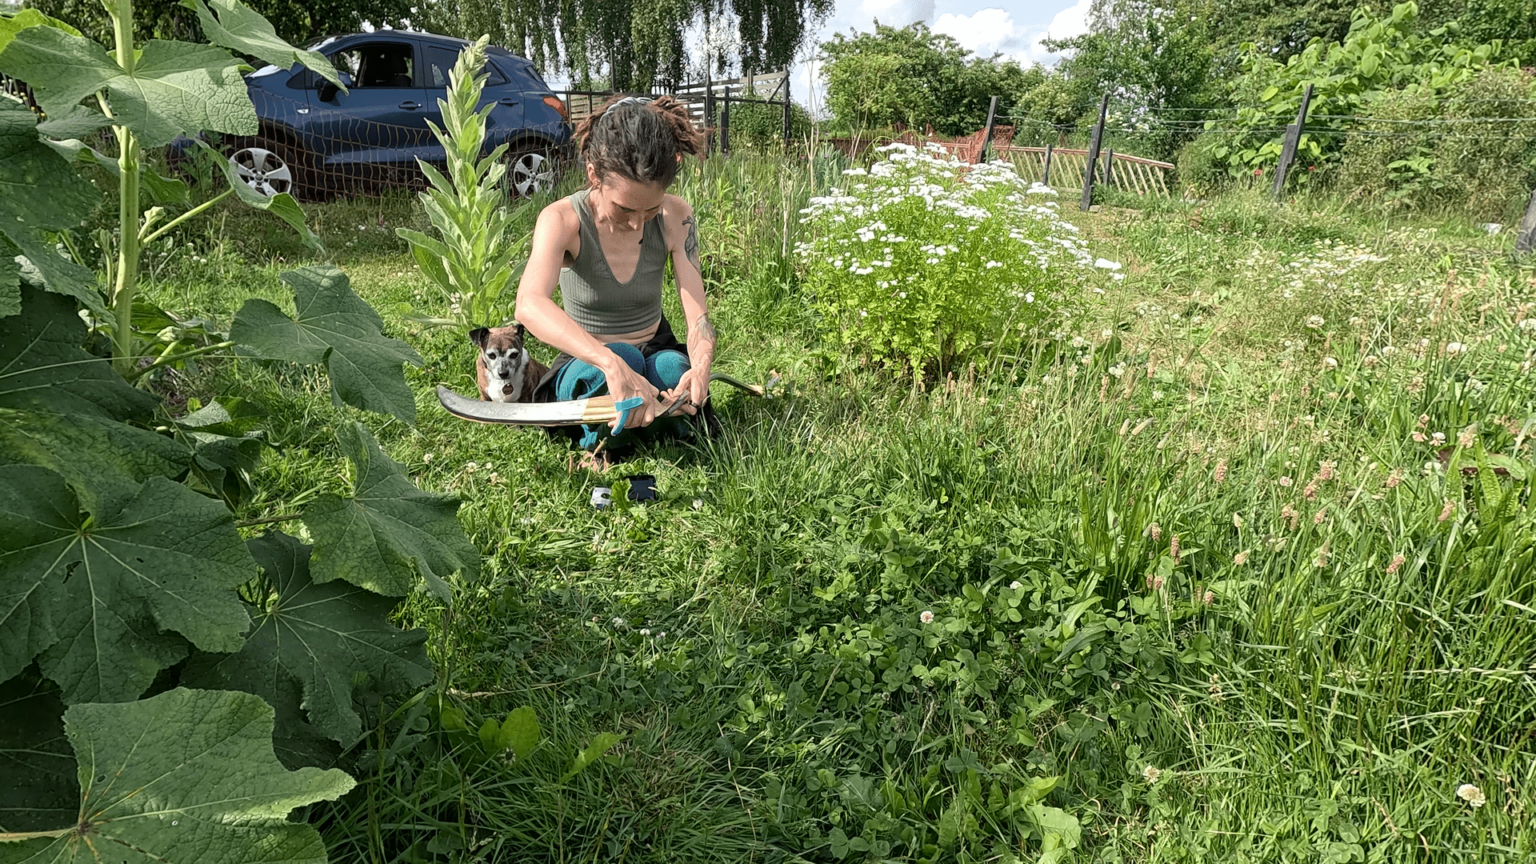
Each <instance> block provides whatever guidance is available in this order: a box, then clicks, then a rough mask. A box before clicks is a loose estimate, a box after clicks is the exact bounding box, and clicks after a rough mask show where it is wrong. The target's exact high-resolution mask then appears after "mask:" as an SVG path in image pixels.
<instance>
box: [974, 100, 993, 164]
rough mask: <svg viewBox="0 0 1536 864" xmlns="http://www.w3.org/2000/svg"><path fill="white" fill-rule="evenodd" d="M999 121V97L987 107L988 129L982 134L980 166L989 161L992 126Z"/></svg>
mask: <svg viewBox="0 0 1536 864" xmlns="http://www.w3.org/2000/svg"><path fill="white" fill-rule="evenodd" d="M996 120H997V97H996V96H993V97H992V102H991V103H990V104H988V105H987V128H986V131H984V132H982V133H981V149H979V150H977V151H976V162H977V164H980V163H982V162H985V161H987V148H988V147H990V146H991V145H992V124H993V123H994V122H995V121H996Z"/></svg>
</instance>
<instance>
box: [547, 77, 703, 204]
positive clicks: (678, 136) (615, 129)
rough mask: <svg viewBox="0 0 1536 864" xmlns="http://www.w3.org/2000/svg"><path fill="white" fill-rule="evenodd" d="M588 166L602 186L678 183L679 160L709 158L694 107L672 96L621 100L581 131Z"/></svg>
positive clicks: (578, 136) (585, 122) (593, 117)
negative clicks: (613, 179)
mask: <svg viewBox="0 0 1536 864" xmlns="http://www.w3.org/2000/svg"><path fill="white" fill-rule="evenodd" d="M576 139H577V140H578V141H579V142H580V144H581V150H580V153H581V161H582V164H583V165H585V164H586V163H588V162H590V163H592V166H593V168H594V169H595V170H596V172H597V179H598V181H599V182H601V181H602V180H603V179H604V178H605V177H607V176H609V175H610V174H617V175H618V176H620V177H623V178H625V179H627V180H631V181H634V182H637V183H654V184H656V185H659V186H662V187H667V186H670V185H672V180H673V179H674V178H676V177H677V162H678V160H677V157H678V154H684V155H689V156H702V155H704V136H702V135H700V134H699V132H698V130H696V129H694V128H693V120H692V119H691V118H690V117H689V116H688V106H687V105H685V104H683V103H682V102H679V101H677V100H676V99H674V98H672V97H671V96H656V97H645V96H638V97H637V96H616V97H614V98H612V99H610V100H608V102H607V103H606V104H604V105H603V107H602V108H601V109H599V110H598V111H597V113H595V114H593V115H591V116H590V117H588V118H587V119H585V120H583V121H581V125H579V126H577V127H576Z"/></svg>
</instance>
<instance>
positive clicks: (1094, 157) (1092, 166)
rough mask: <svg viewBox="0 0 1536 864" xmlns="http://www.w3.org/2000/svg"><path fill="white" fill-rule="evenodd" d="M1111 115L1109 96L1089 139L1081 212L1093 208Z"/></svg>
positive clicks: (1105, 98) (1100, 103) (1103, 104)
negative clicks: (1106, 123)
mask: <svg viewBox="0 0 1536 864" xmlns="http://www.w3.org/2000/svg"><path fill="white" fill-rule="evenodd" d="M1108 114H1109V94H1108V93H1105V94H1104V98H1103V99H1102V100H1101V101H1100V102H1099V122H1097V123H1095V124H1093V137H1091V138H1089V139H1088V164H1087V165H1085V166H1083V168H1084V170H1083V203H1082V204H1081V205H1080V206H1079V207H1078V209H1079V210H1082V211H1083V212H1085V213H1086V212H1087V211H1088V208H1090V207H1092V206H1093V175H1094V173H1095V172H1096V170H1097V169H1098V167H1099V145H1100V144H1103V143H1104V118H1105V116H1107V115H1108Z"/></svg>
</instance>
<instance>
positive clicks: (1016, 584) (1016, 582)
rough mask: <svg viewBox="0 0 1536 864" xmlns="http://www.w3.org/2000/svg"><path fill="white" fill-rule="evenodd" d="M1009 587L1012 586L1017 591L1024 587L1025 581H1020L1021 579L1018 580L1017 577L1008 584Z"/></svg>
mask: <svg viewBox="0 0 1536 864" xmlns="http://www.w3.org/2000/svg"><path fill="white" fill-rule="evenodd" d="M1008 587H1009V588H1012V589H1013V590H1015V591H1017V590H1019V589H1020V588H1023V587H1024V583H1022V582H1020V581H1019V580H1017V579H1015V580H1013V581H1012V582H1010V583H1009V584H1008Z"/></svg>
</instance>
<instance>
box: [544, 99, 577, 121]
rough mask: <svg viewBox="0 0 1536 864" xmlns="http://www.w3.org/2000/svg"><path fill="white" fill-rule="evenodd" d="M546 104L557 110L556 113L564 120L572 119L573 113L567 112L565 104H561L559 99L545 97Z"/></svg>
mask: <svg viewBox="0 0 1536 864" xmlns="http://www.w3.org/2000/svg"><path fill="white" fill-rule="evenodd" d="M544 104H545V105H548V106H549V107H551V108H553V109H555V111H556V113H558V114H559V115H560V116H561V117H563V118H564V119H566V120H569V119H571V113H570V112H569V111H567V110H565V103H564V102H561V101H560V100H559V99H558V98H556V97H554V96H545V97H544Z"/></svg>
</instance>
